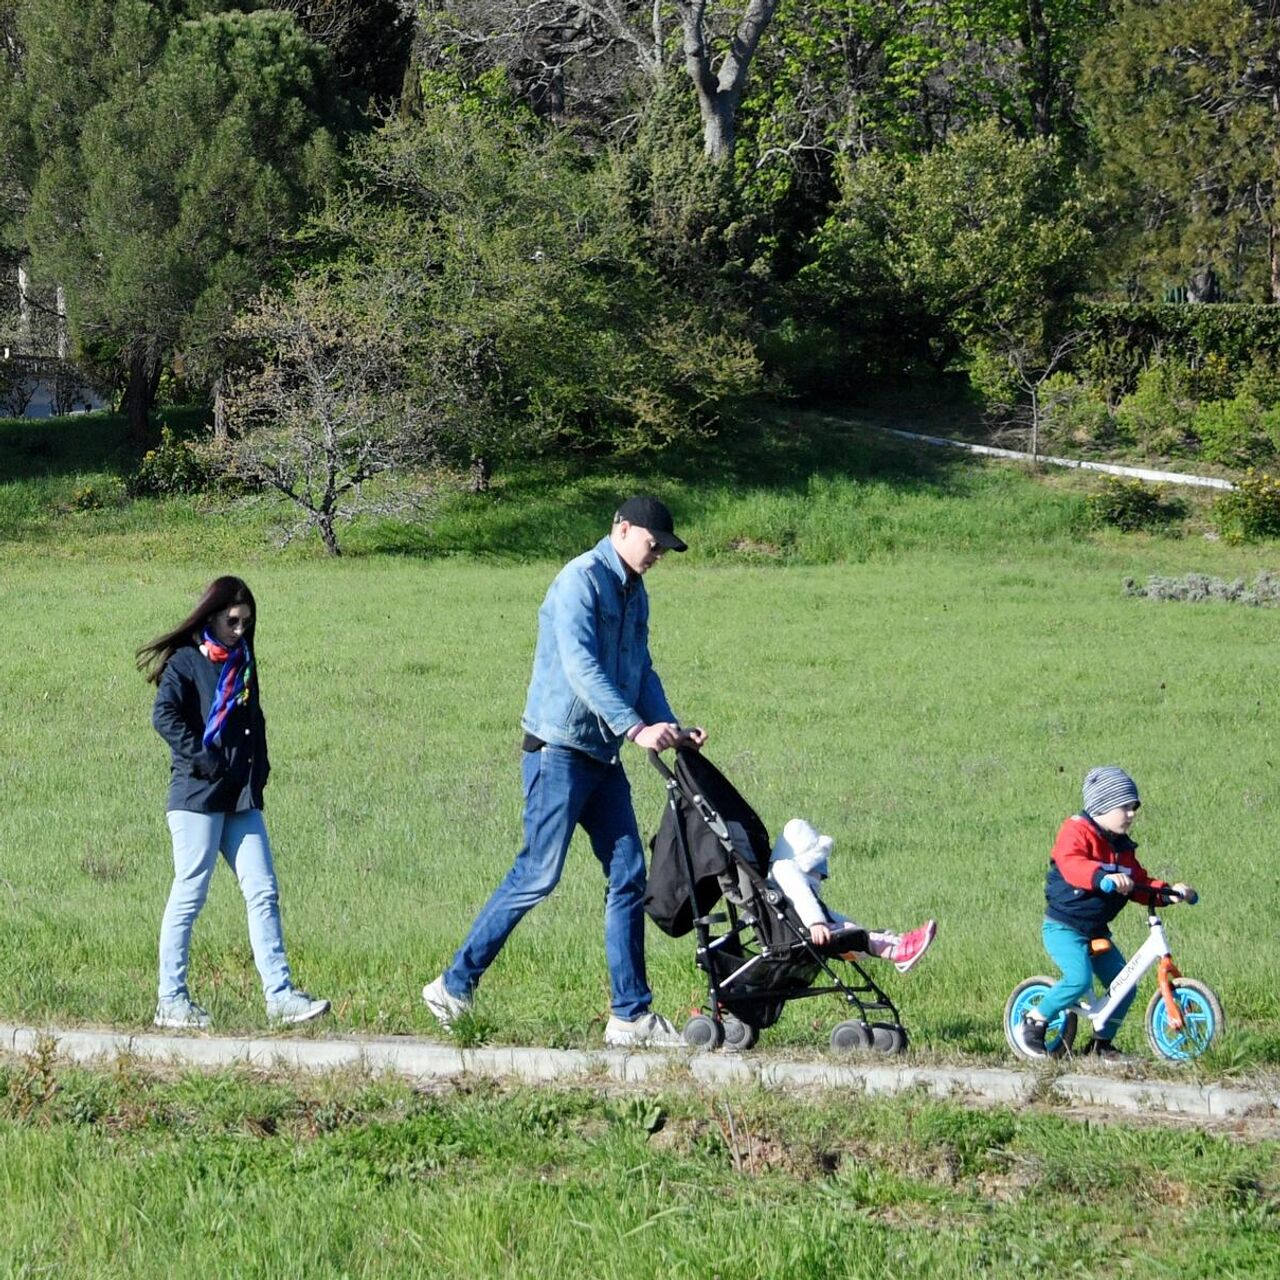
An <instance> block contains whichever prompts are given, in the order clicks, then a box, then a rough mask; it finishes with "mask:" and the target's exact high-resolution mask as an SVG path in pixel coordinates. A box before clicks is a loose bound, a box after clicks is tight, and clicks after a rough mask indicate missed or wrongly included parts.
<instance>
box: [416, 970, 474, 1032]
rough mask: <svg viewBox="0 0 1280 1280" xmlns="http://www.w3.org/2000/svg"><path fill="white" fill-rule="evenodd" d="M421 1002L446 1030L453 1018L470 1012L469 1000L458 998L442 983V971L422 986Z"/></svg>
mask: <svg viewBox="0 0 1280 1280" xmlns="http://www.w3.org/2000/svg"><path fill="white" fill-rule="evenodd" d="M422 1003H423V1004H425V1005H426V1006H427V1008H428V1009H430V1010H431V1012H432V1013H433V1014H435V1018H436V1021H437V1022H438V1023H439V1024H440V1025H441V1026H442V1027H444V1028H445V1029H446V1030H447V1029H448V1028H449V1027H450V1026H452V1025H453V1020H454V1018H457V1017H460V1016H461V1015H462V1014H464V1013H470V1012H471V1001H470V1000H460V999H459V998H458V997H457V996H455V995H454V994H453V993H452V992H451V991H450V990H449V989H448V987H446V986H445V985H444V974H443V973H442V974H441V975H440V976H439V977H438V978H437V979H436V980H435V981H434V982H428V983H427V985H426V986H425V987H423V988H422Z"/></svg>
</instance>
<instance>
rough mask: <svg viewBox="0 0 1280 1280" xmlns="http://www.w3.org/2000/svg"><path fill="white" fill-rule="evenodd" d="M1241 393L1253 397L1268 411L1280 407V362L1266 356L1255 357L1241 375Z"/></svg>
mask: <svg viewBox="0 0 1280 1280" xmlns="http://www.w3.org/2000/svg"><path fill="white" fill-rule="evenodd" d="M1239 393H1240V394H1241V395H1245V396H1252V397H1253V398H1254V399H1255V400H1256V401H1257V402H1258V403H1259V404H1260V405H1263V406H1265V407H1266V408H1268V409H1271V408H1274V407H1276V406H1277V405H1280V362H1278V361H1277V360H1275V359H1274V358H1269V357H1267V356H1265V355H1258V356H1255V357H1254V359H1253V363H1252V364H1251V365H1250V366H1249V367H1248V369H1246V370H1245V371H1244V373H1243V374H1242V375H1241V378H1240V383H1239Z"/></svg>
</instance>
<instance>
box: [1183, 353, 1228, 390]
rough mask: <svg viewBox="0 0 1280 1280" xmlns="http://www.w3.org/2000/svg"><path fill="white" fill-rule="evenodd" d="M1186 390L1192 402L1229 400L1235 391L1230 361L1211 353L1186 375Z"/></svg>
mask: <svg viewBox="0 0 1280 1280" xmlns="http://www.w3.org/2000/svg"><path fill="white" fill-rule="evenodd" d="M1186 388H1187V393H1188V395H1190V396H1191V398H1192V399H1193V400H1229V399H1230V398H1231V397H1232V396H1233V395H1234V394H1235V391H1236V376H1235V373H1234V372H1233V370H1232V366H1231V361H1229V360H1228V359H1227V357H1226V356H1224V355H1220V354H1219V353H1218V352H1216V351H1211V352H1209V354H1208V355H1207V356H1205V358H1204V359H1203V360H1201V361H1200V362H1199V363H1198V364H1192V365H1191V366H1190V367H1189V368H1188V370H1187V374H1186Z"/></svg>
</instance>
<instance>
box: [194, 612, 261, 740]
mask: <svg viewBox="0 0 1280 1280" xmlns="http://www.w3.org/2000/svg"><path fill="white" fill-rule="evenodd" d="M201 648H202V649H203V650H204V652H205V653H206V654H207V655H208V657H209V659H210V660H211V661H213V662H221V663H222V671H221V673H220V674H219V676H218V687H217V688H216V689H215V690H214V694H213V703H212V705H211V706H210V707H209V718H208V720H206V721H205V726H204V739H203V741H204V745H205V746H206V747H207V746H209V745H210V743H214V742H216V743H218V744H219V745H221V743H222V730H223V729H224V728H225V727H226V723H227V720H228V718H229V717H230V715H231V711H232V708H234V707H238V706H243V705H244V704H245V703H247V702H248V701H249V689H250V686H251V685H252V683H253V654H252V653H250V652H249V642H248V641H247V640H243V639H242V640H240V641H239V643H237V644H235V645H233V646H232V647H231V648H230V649H227V648H224V647H223V646H222V645H220V644H219V643H218V642H217V641H216V640H215V639H214V638H213V636H211V635H210V634H209V632H207V631H206V632H205V633H204V644H203V645H202V646H201Z"/></svg>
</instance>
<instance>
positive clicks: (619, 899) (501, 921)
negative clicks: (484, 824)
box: [444, 746, 653, 1022]
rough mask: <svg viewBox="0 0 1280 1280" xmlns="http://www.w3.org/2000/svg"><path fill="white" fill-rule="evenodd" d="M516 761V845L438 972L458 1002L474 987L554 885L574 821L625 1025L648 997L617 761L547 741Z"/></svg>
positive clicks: (628, 816) (638, 872)
mask: <svg viewBox="0 0 1280 1280" xmlns="http://www.w3.org/2000/svg"><path fill="white" fill-rule="evenodd" d="M521 767H522V770H523V774H524V840H525V843H524V848H523V849H521V850H520V853H519V854H518V855H517V857H516V860H515V864H514V866H512V868H511V870H510V871H509V872H508V873H507V876H506V879H505V880H503V882H502V883H501V884H500V885H499V886H498V887H497V889H495V890H494V892H493V896H492V897H491V898H490V899H489V901H488V902H487V903H485V905H484V906H483V907H482V908H481V910H480V914H479V915H478V916H477V917H476V919H475V923H474V924H473V925H472V926H471V931H470V933H468V934H467V937H466V940H465V941H464V942H463V944H462V946H461V947H459V948H458V953H457V955H455V956H454V957H453V963H452V964H451V965H450V966H449V968H448V969H446V970H445V974H444V985H445V989H446V990H447V991H448V992H449V993H450V994H451V995H454V996H457V997H459V998H465V997H467V996H469V995H470V994H471V993H472V992H473V991H474V990H475V989H476V986H477V984H478V983H479V981H480V979H481V977H482V976H483V975H484V972H485V970H486V969H488V967H489V966H490V965H491V964H492V963H493V961H494V959H495V958H496V956H497V954H498V952H499V951H501V950H502V947H503V944H504V943H505V942H506V940H507V938H508V937H509V936H510V934H511V931H512V930H513V929H514V928H515V927H516V925H518V924H519V923H520V921H521V920H522V919H523V918H524V916H525V914H526V912H528V911H530V910H531V909H532V908H533V907H535V906H537V905H538V903H539V902H541V901H543V899H544V898H546V897H548V896H549V895H550V893H551V891H552V889H554V888H555V887H556V885H557V884H558V883H559V881H560V874H561V872H562V871H563V870H564V863H565V858H566V856H567V855H568V852H569V841H570V840H571V839H572V838H573V830H574V828H575V827H576V826H581V827H582V829H583V830H584V831H585V832H586V833H587V835H588V837H589V838H590V840H591V848H592V851H593V852H594V853H595V855H596V858H597V859H598V860H599V862H600V866H601V869H602V870H603V871H604V878H605V893H604V952H605V960H606V962H607V963H608V966H609V985H610V991H611V996H612V1000H611V1003H612V1006H613V1012H614V1013H615V1014H616V1015H617V1016H618V1017H619V1018H623V1019H625V1020H626V1021H628V1022H630V1021H633V1020H634V1019H635V1018H638V1017H639V1016H640V1015H641V1014H643V1013H647V1012H648V1011H649V1005H650V1004H651V1003H652V1000H653V996H652V993H651V992H650V990H649V983H648V980H647V978H646V976H645V965H644V890H645V866H644V849H643V847H642V846H641V844H640V832H639V830H638V829H637V827H636V815H635V810H634V809H633V808H632V807H631V787H630V785H629V784H628V782H627V775H626V773H624V772H623V768H622V766H621V765H620V764H605V763H604V762H603V761H601V760H596V759H594V758H592V757H591V756H588V755H584V754H583V753H582V752H581V751H570V750H568V749H567V748H565V747H552V746H546V747H543V748H542V749H541V750H540V751H526V752H525V753H524V760H523V762H522V765H521Z"/></svg>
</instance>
